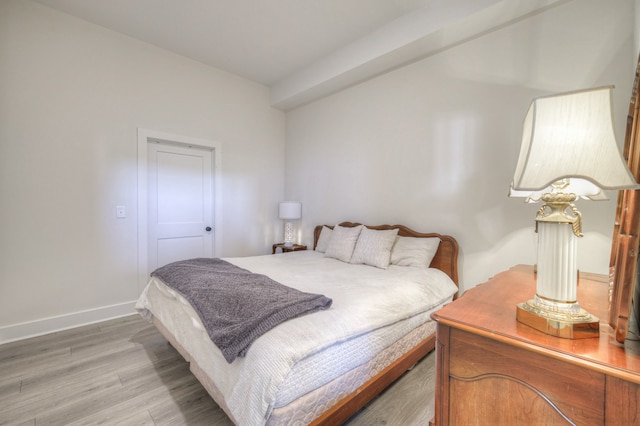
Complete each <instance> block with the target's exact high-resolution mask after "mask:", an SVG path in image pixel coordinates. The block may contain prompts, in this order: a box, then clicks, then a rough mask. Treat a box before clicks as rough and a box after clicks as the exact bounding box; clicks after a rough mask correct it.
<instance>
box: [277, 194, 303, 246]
mask: <svg viewBox="0 0 640 426" xmlns="http://www.w3.org/2000/svg"><path fill="white" fill-rule="evenodd" d="M278 217H279V218H280V219H283V220H284V221H285V223H284V245H285V247H292V246H293V222H291V221H292V220H296V219H300V218H301V217H302V204H301V203H299V202H297V201H283V202H281V203H280V205H279V207H278Z"/></svg>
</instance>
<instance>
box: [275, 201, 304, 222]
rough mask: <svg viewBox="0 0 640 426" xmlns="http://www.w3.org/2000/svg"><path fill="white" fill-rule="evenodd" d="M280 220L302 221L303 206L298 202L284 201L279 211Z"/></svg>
mask: <svg viewBox="0 0 640 426" xmlns="http://www.w3.org/2000/svg"><path fill="white" fill-rule="evenodd" d="M278 217H279V218H280V219H300V218H301V217H302V204H301V203H299V202H297V201H283V202H282V203H280V207H279V209H278Z"/></svg>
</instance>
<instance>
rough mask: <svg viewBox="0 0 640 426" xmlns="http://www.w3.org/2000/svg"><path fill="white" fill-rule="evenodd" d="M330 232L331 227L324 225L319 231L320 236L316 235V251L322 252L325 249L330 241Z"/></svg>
mask: <svg viewBox="0 0 640 426" xmlns="http://www.w3.org/2000/svg"><path fill="white" fill-rule="evenodd" d="M331 232H332V231H331V228H327V227H326V226H323V227H322V231H320V236H319V237H318V243H317V244H316V251H317V252H320V253H324V252H325V251H327V247H328V246H329V241H331Z"/></svg>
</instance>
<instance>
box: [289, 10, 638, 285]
mask: <svg viewBox="0 0 640 426" xmlns="http://www.w3.org/2000/svg"><path fill="white" fill-rule="evenodd" d="M612 5H615V6H612ZM633 25H634V22H633V0H616V1H615V2H602V1H599V0H579V1H578V0H575V1H572V2H569V3H567V4H564V5H562V6H559V7H556V8H553V9H550V10H548V11H546V12H544V13H542V14H539V15H535V16H533V17H530V18H529V19H526V20H524V21H521V22H518V23H515V24H513V25H510V26H508V27H505V28H502V29H500V30H498V31H495V32H492V33H489V34H486V35H484V36H482V37H479V38H477V39H474V40H470V41H468V42H466V43H464V44H461V45H458V46H456V47H454V48H452V49H449V50H447V51H444V52H442V53H440V54H437V55H435V56H431V57H429V58H425V59H423V60H421V61H419V62H417V63H414V64H411V65H408V66H405V67H403V68H401V69H398V70H396V71H393V72H390V73H387V74H385V75H382V76H380V77H377V78H375V79H372V80H370V81H367V82H365V83H362V84H360V85H357V86H355V87H352V88H350V89H347V90H344V91H342V92H340V93H337V94H335V95H333V96H330V97H328V98H325V99H322V100H319V101H316V102H314V103H311V104H309V105H306V106H303V107H299V108H297V109H295V110H292V111H290V112H289V113H287V118H286V124H287V142H286V160H285V164H286V172H285V194H286V196H287V198H290V199H299V200H301V201H302V202H303V206H304V211H303V219H302V240H303V242H306V243H311V242H312V229H313V226H314V225H316V224H319V223H329V224H333V223H336V222H340V221H343V220H351V221H359V222H363V223H367V224H381V223H403V224H406V225H408V226H410V227H412V228H414V229H416V230H418V231H423V232H428V231H436V232H441V233H448V234H451V235H453V236H455V237H456V238H457V240H458V242H459V243H460V246H461V258H460V267H461V270H460V271H461V281H462V282H461V287H462V288H463V289H467V288H470V287H472V286H474V285H476V284H478V283H480V282H483V281H485V280H486V279H487V278H489V277H491V276H492V275H494V274H495V273H496V272H499V271H501V270H504V269H506V268H508V267H510V266H512V265H514V264H518V263H529V264H531V263H534V262H535V251H536V250H535V244H536V243H535V241H536V237H535V234H534V233H533V228H534V217H535V213H536V210H537V209H538V208H539V206H531V205H525V204H524V203H523V201H522V200H521V199H509V198H508V197H507V192H508V187H509V184H510V182H511V178H512V176H513V171H514V168H515V163H516V159H517V156H518V153H519V147H520V138H521V125H522V120H523V118H524V115H525V113H526V111H527V109H528V107H529V103H530V102H531V99H532V98H533V97H534V96H537V95H541V94H545V93H550V92H560V91H566V90H573V89H579V88H587V87H594V86H599V85H609V84H614V85H615V86H616V90H615V93H614V96H615V106H614V108H615V112H616V127H617V129H618V138H619V143H620V146H622V142H623V140H624V126H625V120H626V112H627V109H628V102H629V96H630V92H631V86H632V83H633V77H634V68H635V62H636V58H635V53H634V52H635V50H634V40H633ZM611 196H612V199H613V201H611V202H605V203H593V202H591V203H588V202H579V206H578V207H579V208H580V210H581V211H582V213H583V218H584V227H583V230H584V232H585V234H586V235H585V237H584V238H583V239H582V240H581V241H580V242H579V268H580V269H582V270H587V271H591V272H598V273H607V271H608V262H609V253H610V249H611V233H612V230H613V217H614V213H615V204H616V203H615V199H616V197H617V194H616V193H613V194H611Z"/></svg>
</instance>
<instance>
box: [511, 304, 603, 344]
mask: <svg viewBox="0 0 640 426" xmlns="http://www.w3.org/2000/svg"><path fill="white" fill-rule="evenodd" d="M516 308H517V311H516V319H517V320H518V321H520V322H521V323H523V324H526V325H528V326H530V327H533V328H535V329H536V330H538V331H542V332H543V333H546V334H550V335H552V336H556V337H563V338H565V339H586V338H591V337H598V335H599V334H600V320H599V319H598V318H597V317H595V316H593V315H591V314H590V313H588V312H587V311H585V310H584V309H582V308H580V309H579V310H578V311H574V312H563V311H559V310H549V309H545V307H544V306H541V305H540V304H538V303H536V301H535V300H534V299H532V300H529V301H528V302H525V303H519V304H518V305H517V306H516Z"/></svg>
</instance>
